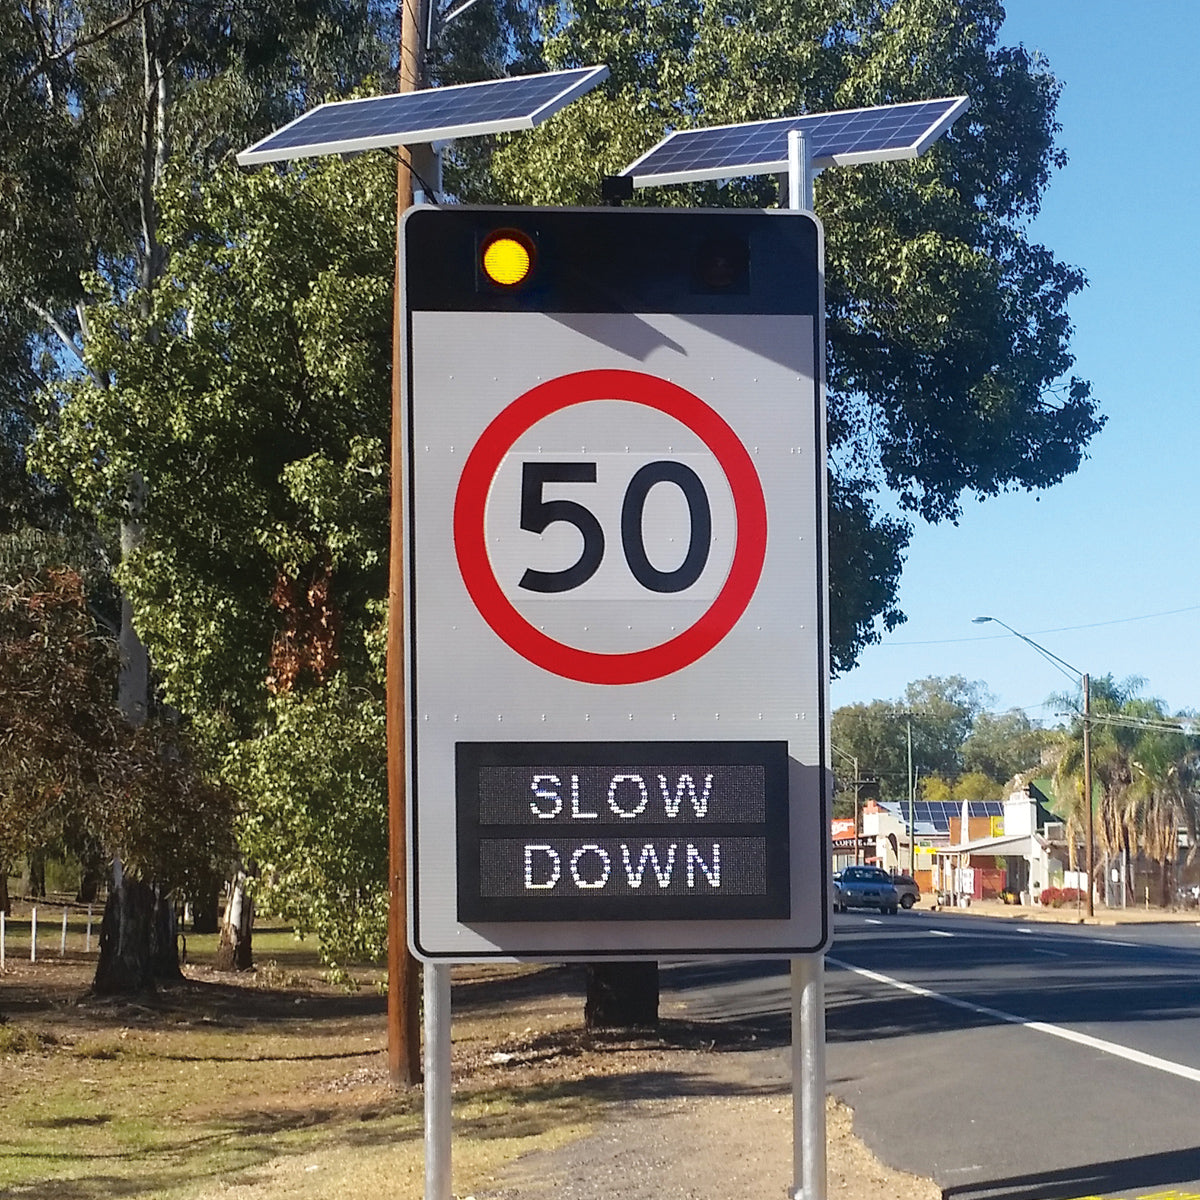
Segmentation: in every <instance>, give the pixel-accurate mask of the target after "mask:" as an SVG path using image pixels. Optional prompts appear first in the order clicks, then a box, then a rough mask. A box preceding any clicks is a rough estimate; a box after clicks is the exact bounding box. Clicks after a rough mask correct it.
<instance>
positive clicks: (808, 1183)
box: [788, 129, 858, 1200]
mask: <svg viewBox="0 0 1200 1200" xmlns="http://www.w3.org/2000/svg"><path fill="white" fill-rule="evenodd" d="M812 181H813V173H812V148H811V146H810V145H809V143H808V139H807V138H806V137H805V136H804V133H803V132H802V131H801V130H799V129H792V130H789V131H788V208H790V209H792V210H793V211H795V212H799V211H808V212H811V211H812V206H813V186H812ZM854 776H855V779H857V778H858V770H857V768H856V769H855V772H854ZM825 1154H826V1151H825V959H824V956H823V955H820V954H804V955H800V956H799V957H797V958H793V959H792V1174H793V1179H794V1183H795V1186H794V1187H793V1189H792V1193H791V1194H792V1197H793V1200H825V1196H826V1170H825V1168H826V1162H825Z"/></svg>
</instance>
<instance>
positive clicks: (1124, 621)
mask: <svg viewBox="0 0 1200 1200" xmlns="http://www.w3.org/2000/svg"><path fill="white" fill-rule="evenodd" d="M1190 612H1200V604H1191V605H1188V607H1186V608H1172V609H1168V610H1167V611H1166V612H1156V613H1142V614H1141V615H1140V616H1137V617H1114V618H1113V619H1112V620H1111V621H1093V622H1091V623H1090V624H1088V625H1058V626H1056V627H1055V628H1053V629H1035V630H1034V631H1033V632H1034V634H1036V635H1038V636H1040V635H1042V634H1046V633H1076V632H1078V631H1080V630H1084V629H1101V628H1103V627H1104V626H1106V625H1129V624H1131V623H1132V622H1134V621H1153V620H1155V619H1157V618H1158V617H1177V616H1179V615H1180V614H1182V613H1190ZM1002 637H1003V635H1002V634H992V635H990V636H987V637H962V638H935V639H933V640H930V641H920V642H897V641H888V642H877V643H876V645H878V646H880V647H881V648H882V647H884V646H956V645H961V644H962V643H964V642H995V641H999V640H1000V639H1001V638H1002Z"/></svg>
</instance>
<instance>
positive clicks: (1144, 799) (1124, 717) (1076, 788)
mask: <svg viewBox="0 0 1200 1200" xmlns="http://www.w3.org/2000/svg"><path fill="white" fill-rule="evenodd" d="M1142 683H1143V681H1142V680H1141V679H1138V678H1136V677H1134V678H1130V679H1126V680H1124V681H1123V682H1122V683H1119V684H1118V683H1115V682H1114V681H1113V678H1112V676H1111V675H1108V676H1105V677H1104V678H1102V679H1093V680H1092V687H1091V718H1090V719H1091V723H1092V738H1091V742H1092V773H1093V778H1094V780H1095V783H1094V785H1093V792H1094V793H1096V792H1098V800H1099V803H1098V805H1097V803H1096V802H1097V795H1095V794H1094V795H1093V798H1092V802H1093V805H1095V806H1096V807H1095V809H1094V813H1095V816H1096V820H1095V828H1096V831H1097V834H1098V837H1099V841H1100V845H1101V846H1102V847H1103V849H1104V850H1105V851H1106V852H1107V853H1108V854H1118V855H1122V856H1123V855H1127V854H1128V855H1133V854H1134V853H1136V852H1137V851H1138V850H1139V849H1140V850H1143V851H1144V852H1145V854H1146V857H1147V858H1149V859H1150V860H1151V861H1153V862H1154V863H1156V864H1157V866H1158V873H1159V895H1160V903H1162V904H1163V905H1166V904H1168V903H1169V902H1170V896H1171V869H1172V867H1173V865H1174V863H1175V859H1176V854H1177V845H1178V830H1179V828H1180V826H1185V827H1186V828H1187V829H1188V831H1189V834H1191V839H1190V841H1191V845H1192V850H1191V852H1190V855H1189V859H1188V862H1189V865H1190V863H1191V862H1192V860H1193V859H1194V858H1195V854H1196V849H1195V830H1196V828H1197V825H1198V824H1200V819H1198V818H1200V814H1198V805H1200V739H1198V738H1197V737H1196V736H1194V735H1192V734H1189V733H1187V732H1185V730H1184V727H1183V724H1182V723H1181V718H1173V717H1170V716H1168V715H1167V713H1166V711H1165V707H1164V705H1163V703H1162V701H1161V700H1155V699H1150V698H1147V697H1143V696H1140V695H1139V694H1138V693H1139V692H1140V690H1141V687H1142ZM1055 699H1056V702H1057V703H1060V704H1062V703H1065V704H1072V703H1073V697H1063V696H1059V697H1056V698H1055ZM1076 711H1078V708H1077V706H1076ZM1082 768H1083V722H1082V717H1076V718H1075V720H1074V721H1073V723H1072V726H1071V728H1070V730H1068V731H1067V734H1066V736H1065V738H1064V741H1063V745H1062V751H1061V754H1060V756H1059V760H1058V765H1057V769H1056V772H1055V791H1056V793H1057V795H1058V797H1059V799H1060V803H1063V804H1064V807H1065V808H1066V810H1067V811H1066V814H1065V815H1066V819H1067V826H1068V829H1069V830H1071V831H1072V832H1073V833H1078V831H1079V830H1080V829H1081V828H1082V827H1083V825H1084V822H1085V819H1086V812H1087V810H1086V809H1085V808H1084V806H1083V788H1082V784H1081V783H1080V782H1079V781H1080V778H1081V776H1082V773H1083V772H1082ZM1096 785H1098V787H1097V786H1096ZM1071 849H1072V855H1073V852H1074V839H1072V841H1071ZM1072 866H1074V862H1073V861H1072ZM1126 882H1127V884H1128V880H1127V881H1126Z"/></svg>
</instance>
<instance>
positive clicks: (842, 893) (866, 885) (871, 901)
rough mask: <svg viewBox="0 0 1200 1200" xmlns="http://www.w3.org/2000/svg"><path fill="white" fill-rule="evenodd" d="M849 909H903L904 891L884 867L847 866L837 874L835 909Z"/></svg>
mask: <svg viewBox="0 0 1200 1200" xmlns="http://www.w3.org/2000/svg"><path fill="white" fill-rule="evenodd" d="M848 908H877V909H879V911H880V912H885V913H895V912H899V910H900V893H899V892H898V891H897V890H896V885H895V884H894V883H893V882H892V877H891V876H890V875H889V874H888V873H887V872H886V871H885V870H883V869H882V868H881V867H845V868H843V869H842V870H841V871H838V872H837V874H836V875H834V877H833V911H834V912H845V911H846V909H848Z"/></svg>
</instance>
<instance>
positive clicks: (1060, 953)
mask: <svg viewBox="0 0 1200 1200" xmlns="http://www.w3.org/2000/svg"><path fill="white" fill-rule="evenodd" d="M1032 949H1033V952H1034V954H1048V955H1049V956H1050V957H1051V958H1067V957H1069V956H1068V955H1067V954H1065V953H1064V952H1063V951H1062V950H1039V949H1038V948H1037V947H1036V946H1034V947H1032Z"/></svg>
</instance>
